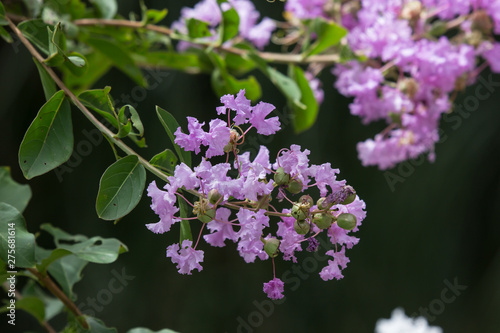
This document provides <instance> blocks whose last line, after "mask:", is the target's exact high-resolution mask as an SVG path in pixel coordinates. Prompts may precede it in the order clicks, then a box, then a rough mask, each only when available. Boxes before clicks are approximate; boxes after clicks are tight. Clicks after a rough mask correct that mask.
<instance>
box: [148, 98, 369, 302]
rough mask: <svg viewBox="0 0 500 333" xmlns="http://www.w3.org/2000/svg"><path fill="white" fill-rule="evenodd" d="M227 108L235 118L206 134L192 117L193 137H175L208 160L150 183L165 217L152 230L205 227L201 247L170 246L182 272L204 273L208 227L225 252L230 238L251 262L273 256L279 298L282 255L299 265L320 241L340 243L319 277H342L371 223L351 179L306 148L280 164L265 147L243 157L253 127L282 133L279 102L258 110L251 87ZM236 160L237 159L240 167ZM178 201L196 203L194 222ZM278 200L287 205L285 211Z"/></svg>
mask: <svg viewBox="0 0 500 333" xmlns="http://www.w3.org/2000/svg"><path fill="white" fill-rule="evenodd" d="M221 103H222V104H223V105H222V106H220V107H218V108H217V113H218V114H219V115H222V116H223V117H224V118H227V121H223V120H221V119H213V120H211V121H210V123H209V126H208V131H206V130H205V129H203V127H204V123H200V122H199V121H198V120H197V119H195V118H188V133H183V132H182V131H181V129H180V128H178V129H177V131H176V132H175V137H176V139H175V142H176V143H177V144H178V145H179V146H180V147H182V148H183V149H184V150H186V151H194V152H195V153H196V154H201V155H202V156H203V158H202V161H201V163H200V164H199V165H198V166H196V167H194V168H190V167H189V166H188V165H186V164H184V163H182V164H180V165H178V166H177V167H176V168H175V171H174V175H173V176H171V177H169V178H168V183H167V184H166V185H165V186H164V187H163V190H161V189H159V188H158V187H157V185H156V183H155V182H152V183H151V184H150V185H149V188H148V195H149V196H150V197H151V199H152V205H151V208H152V209H153V210H154V211H155V212H156V214H157V215H158V216H159V217H160V221H159V222H157V223H152V224H148V225H146V226H147V228H148V229H149V230H151V231H153V232H155V233H164V232H167V231H169V230H170V229H171V228H172V226H173V225H174V224H176V223H177V222H179V221H181V220H198V221H199V222H201V223H202V227H201V230H200V234H199V236H198V241H197V242H196V244H195V245H194V246H192V245H193V243H192V241H190V240H184V241H183V242H182V244H173V245H170V246H169V247H168V249H167V257H170V258H171V259H172V262H173V263H175V264H177V268H178V270H179V273H181V274H191V272H192V270H193V269H197V270H199V271H201V270H202V266H201V265H200V263H201V262H202V261H203V251H202V250H197V247H198V243H199V240H200V239H201V235H202V234H203V232H204V230H205V229H208V233H205V235H203V239H204V240H205V242H206V243H207V244H209V245H211V246H215V247H224V246H225V245H226V241H228V240H229V241H232V242H235V243H237V251H238V252H239V254H240V256H241V257H242V258H243V259H244V260H245V262H247V263H252V262H255V261H256V259H257V258H258V259H260V260H267V259H271V260H272V261H273V279H272V280H271V281H269V282H267V283H265V284H264V292H265V293H266V294H267V295H268V296H269V297H270V298H272V299H279V298H282V297H283V291H284V284H283V282H282V281H281V280H280V279H279V278H277V277H276V274H275V270H274V258H276V257H277V256H278V255H280V254H281V255H282V257H283V259H284V260H291V261H293V262H297V257H296V252H299V251H302V250H303V248H306V250H307V251H309V252H314V251H317V250H318V248H319V241H318V239H319V240H326V239H329V241H330V242H331V243H332V244H333V245H332V246H331V247H330V248H332V249H331V250H327V251H326V254H327V255H329V256H331V257H332V259H331V260H329V261H328V265H327V266H326V267H324V268H323V269H322V270H321V272H320V273H319V274H320V276H321V278H322V279H323V280H325V281H326V280H331V279H333V278H335V279H340V278H342V277H343V275H342V270H343V269H344V268H346V265H347V263H348V262H349V259H348V258H347V257H346V254H345V251H346V249H350V248H352V246H354V245H355V244H357V243H358V241H359V239H358V238H356V237H354V236H352V235H350V233H351V231H353V232H355V231H357V230H358V227H359V226H360V224H361V222H362V221H363V219H364V218H365V216H366V213H365V211H364V209H365V203H364V202H363V201H362V200H360V199H359V197H358V196H357V195H356V192H355V191H354V189H353V188H352V187H351V186H349V185H347V184H346V182H345V181H344V180H337V174H338V173H339V170H338V169H333V168H332V167H331V165H330V163H325V164H321V165H314V164H310V163H309V158H308V155H309V153H310V152H309V151H308V150H307V149H305V150H302V149H301V147H300V146H298V145H292V146H291V147H290V148H289V149H288V148H284V149H282V150H280V151H279V152H278V153H277V157H276V159H275V160H271V158H270V152H269V150H268V149H267V148H266V147H264V146H261V147H260V150H259V152H258V154H257V155H256V156H255V157H253V159H252V156H250V153H249V152H244V153H240V151H239V146H240V145H241V144H242V143H243V142H244V140H245V137H246V136H247V135H249V133H250V132H251V131H252V130H253V129H255V130H256V132H257V133H259V134H261V135H271V134H274V133H275V132H276V131H278V130H279V129H280V122H279V119H278V117H270V116H269V114H270V113H271V112H272V111H273V110H274V106H273V105H271V104H268V103H264V102H260V103H258V104H257V105H254V106H252V105H251V102H250V101H249V100H248V99H247V98H246V97H245V91H244V90H242V91H240V92H239V93H238V94H237V95H236V96H233V95H225V96H223V97H222V98H221ZM242 127H246V128H245V129H243V128H242ZM204 147H206V148H204ZM219 155H226V161H225V162H223V163H212V162H211V160H210V159H211V158H212V157H214V156H219ZM230 156H233V157H234V161H233V162H232V163H230V162H229V157H230ZM219 159H220V157H219ZM313 188H316V190H317V192H318V193H319V196H320V198H319V199H318V200H313V198H312V197H311V196H310V195H309V194H305V193H304V192H306V191H307V192H309V190H311V189H313ZM186 192H187V193H190V194H191V195H193V196H194V198H195V199H194V200H192V201H194V202H191V200H188V199H187V198H186V197H185V194H186ZM273 192H274V193H273ZM178 200H183V201H186V203H187V204H188V205H190V206H191V208H192V213H193V215H194V217H185V216H181V215H180V214H179V211H180V210H179V202H178ZM274 200H276V201H277V203H278V204H280V205H282V206H284V207H283V208H281V210H278V209H277V208H276V207H275V205H276V204H275V203H274V202H273V201H274ZM205 225H206V228H205ZM273 230H276V232H275V234H274V235H273V234H272V231H273ZM319 237H320V238H319Z"/></svg>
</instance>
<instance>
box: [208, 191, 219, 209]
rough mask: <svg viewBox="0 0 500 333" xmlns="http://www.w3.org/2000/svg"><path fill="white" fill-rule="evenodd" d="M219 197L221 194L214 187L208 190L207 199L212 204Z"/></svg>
mask: <svg viewBox="0 0 500 333" xmlns="http://www.w3.org/2000/svg"><path fill="white" fill-rule="evenodd" d="M221 197H222V195H221V194H220V193H219V191H217V189H215V188H214V189H212V190H210V192H208V201H210V203H211V204H212V205H215V204H216V203H217V202H218V201H219V199H220V198H221Z"/></svg>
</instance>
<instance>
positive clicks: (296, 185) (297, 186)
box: [286, 179, 303, 194]
mask: <svg viewBox="0 0 500 333" xmlns="http://www.w3.org/2000/svg"><path fill="white" fill-rule="evenodd" d="M302 187H303V186H302V182H301V181H300V179H292V180H291V181H290V184H288V187H287V188H286V189H287V190H288V192H290V193H292V194H297V193H300V192H302Z"/></svg>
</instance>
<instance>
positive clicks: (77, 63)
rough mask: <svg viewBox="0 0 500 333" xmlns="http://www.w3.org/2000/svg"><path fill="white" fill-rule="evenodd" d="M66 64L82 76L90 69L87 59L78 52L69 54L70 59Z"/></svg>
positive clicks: (77, 74)
mask: <svg viewBox="0 0 500 333" xmlns="http://www.w3.org/2000/svg"><path fill="white" fill-rule="evenodd" d="M64 66H65V67H66V68H67V69H69V70H70V71H71V73H73V74H74V75H76V76H82V75H83V74H85V73H86V72H87V70H88V65H87V60H86V59H85V57H84V56H83V55H81V54H80V53H77V52H71V53H70V54H68V61H66V62H65V63H64Z"/></svg>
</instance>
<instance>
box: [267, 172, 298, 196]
mask: <svg viewBox="0 0 500 333" xmlns="http://www.w3.org/2000/svg"><path fill="white" fill-rule="evenodd" d="M274 183H275V184H276V185H278V186H281V187H283V188H285V189H286V190H287V191H288V192H290V193H292V194H297V193H300V192H302V188H303V185H302V181H301V180H300V179H298V178H290V175H289V174H287V173H286V172H285V170H284V169H283V168H282V167H279V168H278V169H277V170H276V173H275V174H274Z"/></svg>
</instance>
